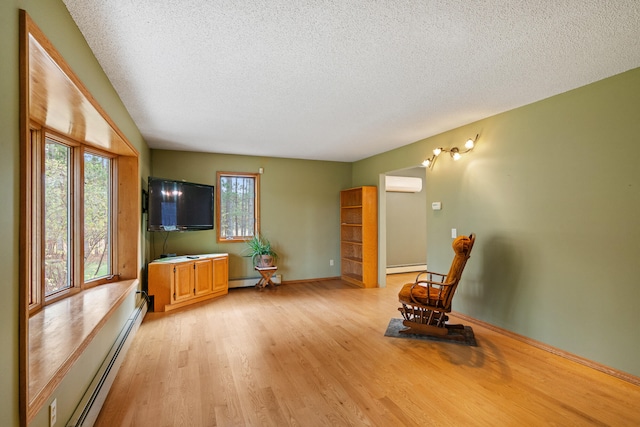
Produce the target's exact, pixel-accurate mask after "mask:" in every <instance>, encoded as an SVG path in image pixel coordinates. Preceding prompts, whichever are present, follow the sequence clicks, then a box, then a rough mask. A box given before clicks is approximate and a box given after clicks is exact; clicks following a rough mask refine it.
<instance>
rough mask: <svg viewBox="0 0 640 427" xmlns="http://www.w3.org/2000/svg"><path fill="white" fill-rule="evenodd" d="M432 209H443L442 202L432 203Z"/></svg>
mask: <svg viewBox="0 0 640 427" xmlns="http://www.w3.org/2000/svg"><path fill="white" fill-rule="evenodd" d="M431 209H433V210H434V211H439V210H440V209H442V202H433V203H431Z"/></svg>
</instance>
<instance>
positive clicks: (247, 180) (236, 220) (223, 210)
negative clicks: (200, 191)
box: [216, 172, 260, 242]
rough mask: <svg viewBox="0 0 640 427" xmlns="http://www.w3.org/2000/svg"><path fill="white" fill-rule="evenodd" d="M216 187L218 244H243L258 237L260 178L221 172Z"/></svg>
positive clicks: (245, 174)
mask: <svg viewBox="0 0 640 427" xmlns="http://www.w3.org/2000/svg"><path fill="white" fill-rule="evenodd" d="M217 184H218V185H217V186H216V210H217V215H216V218H217V221H218V224H217V237H218V241H219V242H234V241H244V240H246V239H250V238H251V237H253V236H255V235H257V234H258V233H259V225H260V221H259V217H260V215H259V212H260V209H259V197H258V195H259V191H260V175H259V174H253V173H237V172H218V173H217Z"/></svg>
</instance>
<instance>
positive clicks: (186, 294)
mask: <svg viewBox="0 0 640 427" xmlns="http://www.w3.org/2000/svg"><path fill="white" fill-rule="evenodd" d="M173 275H174V279H173V302H179V301H184V300H187V299H189V298H191V297H193V293H194V292H193V279H194V277H193V276H194V263H193V262H184V263H181V264H176V265H175V266H174V267H173Z"/></svg>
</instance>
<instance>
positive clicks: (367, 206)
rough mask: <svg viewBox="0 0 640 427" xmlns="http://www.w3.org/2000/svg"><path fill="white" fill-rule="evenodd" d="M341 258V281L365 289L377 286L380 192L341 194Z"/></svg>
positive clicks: (361, 189) (362, 189) (365, 189)
mask: <svg viewBox="0 0 640 427" xmlns="http://www.w3.org/2000/svg"><path fill="white" fill-rule="evenodd" d="M340 258H341V263H340V265H341V277H342V280H345V281H347V282H350V283H353V284H356V285H358V286H361V287H364V288H375V287H377V286H378V189H377V188H376V187H374V186H365V187H357V188H350V189H348V190H342V191H341V192H340Z"/></svg>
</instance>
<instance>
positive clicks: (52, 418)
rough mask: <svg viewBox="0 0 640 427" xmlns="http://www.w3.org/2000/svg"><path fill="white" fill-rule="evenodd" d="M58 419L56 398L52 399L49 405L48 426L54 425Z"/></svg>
mask: <svg viewBox="0 0 640 427" xmlns="http://www.w3.org/2000/svg"><path fill="white" fill-rule="evenodd" d="M57 420H58V399H53V402H51V405H49V427H53V426H54V425H56V421H57Z"/></svg>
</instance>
